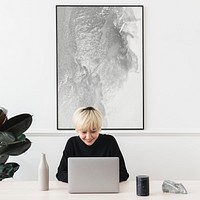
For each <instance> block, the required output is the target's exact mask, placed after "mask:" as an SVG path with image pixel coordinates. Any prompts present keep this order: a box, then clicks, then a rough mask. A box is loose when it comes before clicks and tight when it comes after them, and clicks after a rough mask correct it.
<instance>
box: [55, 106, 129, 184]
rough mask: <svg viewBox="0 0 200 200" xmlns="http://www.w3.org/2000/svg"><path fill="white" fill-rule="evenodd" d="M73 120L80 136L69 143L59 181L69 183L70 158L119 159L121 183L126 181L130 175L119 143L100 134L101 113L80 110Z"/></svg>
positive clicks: (76, 112) (92, 109)
mask: <svg viewBox="0 0 200 200" xmlns="http://www.w3.org/2000/svg"><path fill="white" fill-rule="evenodd" d="M72 120H73V123H74V126H75V130H76V131H77V133H78V136H73V137H71V138H70V139H69V140H68V141H67V144H66V146H65V149H64V151H63V155H62V158H61V161H60V165H59V167H58V171H57V174H56V177H57V179H58V180H59V181H63V182H68V158H69V157H119V162H120V166H119V168H120V182H122V181H126V180H127V179H128V177H129V174H128V172H127V170H126V166H125V162H124V158H123V155H122V153H121V151H120V149H119V146H118V144H117V141H116V140H115V138H114V137H113V136H111V135H106V134H100V131H101V126H102V114H101V112H100V111H99V110H97V109H95V108H93V107H84V108H79V109H77V110H76V111H75V113H74V115H73V119H72Z"/></svg>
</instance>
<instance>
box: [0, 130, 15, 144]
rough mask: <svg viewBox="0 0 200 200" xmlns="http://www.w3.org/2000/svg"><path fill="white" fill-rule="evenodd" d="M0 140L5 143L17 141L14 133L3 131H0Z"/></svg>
mask: <svg viewBox="0 0 200 200" xmlns="http://www.w3.org/2000/svg"><path fill="white" fill-rule="evenodd" d="M0 141H1V142H4V143H6V144H7V143H11V142H14V141H15V137H14V135H13V134H12V133H10V132H3V131H0Z"/></svg>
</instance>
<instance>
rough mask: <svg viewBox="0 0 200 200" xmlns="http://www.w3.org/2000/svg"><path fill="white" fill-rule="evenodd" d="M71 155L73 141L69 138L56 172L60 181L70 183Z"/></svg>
mask: <svg viewBox="0 0 200 200" xmlns="http://www.w3.org/2000/svg"><path fill="white" fill-rule="evenodd" d="M70 155H71V143H70V140H68V142H67V144H66V146H65V149H64V151H63V155H62V158H61V161H60V164H59V166H58V171H57V174H56V178H57V179H58V180H59V181H62V182H66V183H68V158H69V157H70Z"/></svg>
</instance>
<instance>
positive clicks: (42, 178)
mask: <svg viewBox="0 0 200 200" xmlns="http://www.w3.org/2000/svg"><path fill="white" fill-rule="evenodd" d="M38 184H39V189H40V190H43V191H45V190H49V166H48V163H47V160H46V155H45V154H44V153H42V154H41V160H40V163H39V167H38Z"/></svg>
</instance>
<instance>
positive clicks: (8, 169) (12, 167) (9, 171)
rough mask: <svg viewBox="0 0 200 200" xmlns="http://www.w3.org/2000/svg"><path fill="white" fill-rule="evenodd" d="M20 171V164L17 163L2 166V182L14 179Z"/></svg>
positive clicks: (0, 170) (0, 178) (0, 175)
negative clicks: (15, 174)
mask: <svg viewBox="0 0 200 200" xmlns="http://www.w3.org/2000/svg"><path fill="white" fill-rule="evenodd" d="M18 169H19V164H17V163H6V164H4V165H0V180H3V179H5V178H12V177H13V175H14V173H15V172H16V171H17V170H18Z"/></svg>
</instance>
